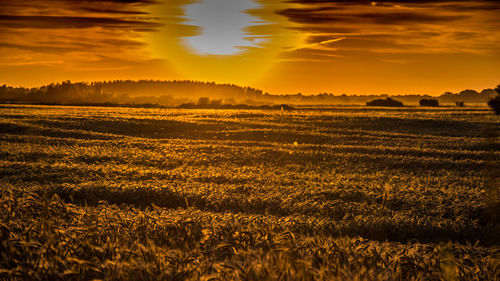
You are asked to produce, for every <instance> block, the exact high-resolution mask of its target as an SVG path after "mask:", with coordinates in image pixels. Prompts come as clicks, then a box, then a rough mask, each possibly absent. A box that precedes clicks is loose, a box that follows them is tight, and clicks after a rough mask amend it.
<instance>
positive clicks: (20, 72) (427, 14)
mask: <svg viewBox="0 0 500 281" xmlns="http://www.w3.org/2000/svg"><path fill="white" fill-rule="evenodd" d="M499 14H500V1H425V0H423V1H410V0H406V1H377V2H371V1H356V0H354V1H347V0H344V1H335V0H330V1H328V0H296V1H280V0H266V1H264V0H256V1H253V0H202V1H197V0H143V1H140V0H136V1H133V0H128V1H126V0H87V1H79V0H43V1H42V0H25V1H5V0H0V84H7V85H12V86H29V87H31V86H40V85H42V84H47V83H51V82H58V81H63V80H71V81H75V82H76V81H95V80H98V81H102V80H114V79H161V80H171V79H177V80H179V79H182V80H184V79H189V80H202V81H215V82H220V83H235V84H238V85H242V86H252V87H256V88H260V89H262V90H264V91H268V92H270V93H274V94H285V93H297V92H301V93H303V94H316V93H320V92H331V93H335V94H342V93H346V94H382V93H387V94H431V95H438V94H441V93H443V92H444V91H460V90H463V89H467V88H471V89H476V90H481V89H483V88H492V87H495V86H496V85H497V84H499V83H500V19H499V16H498V15H499Z"/></svg>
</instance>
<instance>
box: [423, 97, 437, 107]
mask: <svg viewBox="0 0 500 281" xmlns="http://www.w3.org/2000/svg"><path fill="white" fill-rule="evenodd" d="M419 103H420V105H421V106H439V101H438V100H435V99H421V100H420V102H419Z"/></svg>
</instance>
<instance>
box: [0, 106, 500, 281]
mask: <svg viewBox="0 0 500 281" xmlns="http://www.w3.org/2000/svg"><path fill="white" fill-rule="evenodd" d="M497 131H498V117H495V116H494V115H493V114H492V113H490V112H489V111H488V110H487V109H486V108H472V109H471V108H469V109H467V108H458V109H456V108H439V109H417V108H405V109H404V110H402V109H370V110H366V109H365V108H362V107H359V108H356V107H353V108H333V109H331V110H302V111H292V112H272V111H241V110H221V111H217V110H166V109H140V108H137V109H124V108H93V107H88V108H86V107H44V106H34V107H33V106H0V133H1V135H0V193H1V196H0V206H2V208H0V223H1V225H0V238H1V239H0V241H1V244H0V279H1V280H4V279H6V280H93V279H97V280H99V279H102V280H199V279H202V280H209V279H211V278H214V280H218V279H219V280H312V279H316V280H356V279H357V280H410V279H414V280H498V279H499V276H500V269H499V268H500V262H499V253H500V251H499V248H498V233H499V231H500V228H499V226H498V217H495V214H496V213H497V211H498V206H499V201H498V185H496V184H495V182H498V178H497V177H498V174H499V173H497V172H496V170H495V169H496V168H497V165H496V164H497V161H498V156H499V153H498V151H497V145H498V143H496V135H495V134H496V132H497Z"/></svg>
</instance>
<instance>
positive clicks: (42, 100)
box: [0, 80, 496, 106]
mask: <svg viewBox="0 0 500 281" xmlns="http://www.w3.org/2000/svg"><path fill="white" fill-rule="evenodd" d="M495 95H496V93H495V90H493V89H485V90H483V91H481V92H477V91H474V90H465V91H462V92H460V93H450V92H446V93H444V94H443V95H441V96H439V97H431V96H428V95H392V96H389V95H345V94H343V95H334V94H331V93H321V94H317V95H303V94H301V93H298V94H289V95H271V94H269V93H265V92H263V91H262V90H258V89H254V88H251V87H241V86H237V85H233V84H216V83H214V82H199V81H157V80H139V81H132V80H115V81H106V82H91V83H86V82H78V83H72V82H70V81H65V82H62V83H57V84H55V83H52V84H50V85H45V86H41V87H38V88H24V87H10V86H7V85H3V86H1V87H0V102H3V103H36V104H94V105H97V104H102V105H105V104H108V105H111V104H136V105H137V104H152V105H165V106H179V105H183V104H190V103H193V104H194V103H196V102H197V101H198V99H199V98H202V97H209V99H211V102H214V101H220V105H229V104H233V105H234V104H248V105H253V106H259V105H265V104H285V103H286V104H297V105H299V104H310V105H314V104H315V105H320V104H323V105H328V104H352V105H361V104H365V103H366V102H368V101H371V100H374V99H385V98H388V97H391V98H394V99H396V100H399V101H401V102H403V103H404V104H408V105H411V104H414V105H418V104H419V101H420V100H421V99H430V98H435V99H437V100H438V101H439V103H441V104H455V103H456V102H465V103H486V102H488V101H489V100H490V99H492V98H494V97H495Z"/></svg>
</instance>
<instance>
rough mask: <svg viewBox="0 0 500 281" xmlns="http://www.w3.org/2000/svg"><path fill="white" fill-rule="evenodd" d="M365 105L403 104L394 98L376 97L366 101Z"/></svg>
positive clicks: (398, 105) (399, 105)
mask: <svg viewBox="0 0 500 281" xmlns="http://www.w3.org/2000/svg"><path fill="white" fill-rule="evenodd" d="M366 105H367V106H390V107H401V106H404V105H403V103H402V102H400V101H397V100H395V99H391V98H386V99H377V100H372V101H369V102H367V103H366Z"/></svg>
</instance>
